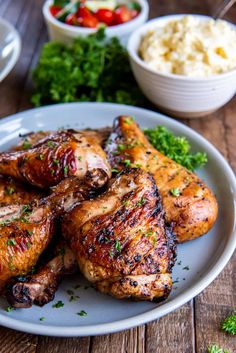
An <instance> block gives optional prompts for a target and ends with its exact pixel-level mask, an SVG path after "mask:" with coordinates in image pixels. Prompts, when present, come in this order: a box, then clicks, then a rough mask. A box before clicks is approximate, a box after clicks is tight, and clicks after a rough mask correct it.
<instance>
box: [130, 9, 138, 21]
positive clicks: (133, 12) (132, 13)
mask: <svg viewBox="0 0 236 353" xmlns="http://www.w3.org/2000/svg"><path fill="white" fill-rule="evenodd" d="M130 13H131V17H132V19H133V18H135V17H137V16H138V15H139V12H138V11H137V10H130Z"/></svg>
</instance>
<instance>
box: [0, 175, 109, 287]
mask: <svg viewBox="0 0 236 353" xmlns="http://www.w3.org/2000/svg"><path fill="white" fill-rule="evenodd" d="M108 178H109V177H108V175H107V173H106V171H104V170H102V169H94V171H93V173H92V172H89V173H87V175H86V178H84V179H83V180H80V179H79V178H77V177H71V178H67V179H65V180H63V181H62V182H61V183H60V184H59V185H57V186H56V187H55V188H54V189H53V193H52V195H50V196H48V197H46V198H43V199H41V200H39V201H35V202H33V203H32V204H29V205H24V206H22V205H10V206H6V207H2V208H0V291H1V289H2V288H3V287H4V285H5V284H6V282H7V281H8V280H9V279H10V278H11V277H13V276H18V275H24V274H27V273H29V272H30V270H31V268H32V266H35V264H36V263H37V261H38V259H39V256H40V255H41V253H42V252H43V251H44V250H45V248H46V247H47V246H48V244H49V242H50V241H51V239H52V237H53V235H54V232H55V220H56V218H57V217H59V216H61V214H62V213H64V212H65V211H68V210H69V209H70V208H71V207H72V205H74V204H75V203H76V202H80V201H82V200H84V199H88V198H90V197H92V195H93V194H94V192H95V191H96V190H97V189H98V188H100V187H102V186H103V185H104V184H105V183H106V182H107V181H108Z"/></svg>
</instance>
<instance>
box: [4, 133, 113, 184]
mask: <svg viewBox="0 0 236 353" xmlns="http://www.w3.org/2000/svg"><path fill="white" fill-rule="evenodd" d="M94 169H103V170H104V171H105V172H106V173H107V175H109V176H110V167H109V164H108V162H107V160H106V156H105V153H104V151H103V150H102V148H101V146H100V145H99V144H98V143H97V142H96V139H95V138H94V136H93V135H92V134H86V133H83V132H74V131H71V130H70V131H69V130H68V131H59V132H56V133H53V134H51V135H49V136H46V137H45V138H44V139H42V140H40V141H39V142H38V143H37V144H35V145H33V147H32V148H30V149H28V150H26V151H18V152H3V153H1V154H0V174H2V175H7V176H11V177H13V178H15V179H18V180H20V181H23V182H28V183H30V184H31V185H35V186H38V187H40V188H44V189H45V188H46V189H47V188H49V187H50V186H54V185H57V184H58V183H59V182H60V181H61V180H63V179H64V178H66V177H68V176H77V177H79V178H83V177H84V176H85V175H86V173H87V172H92V171H93V170H94Z"/></svg>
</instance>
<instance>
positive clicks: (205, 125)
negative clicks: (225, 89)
mask: <svg viewBox="0 0 236 353" xmlns="http://www.w3.org/2000/svg"><path fill="white" fill-rule="evenodd" d="M221 1H222V0H208V1H206V0H205V1H204V0H149V3H150V5H151V13H150V16H151V17H156V16H160V15H165V14H170V13H203V14H211V13H213V12H214V11H215V8H216V6H218V4H219V3H220V2H221ZM42 4H43V0H0V17H3V18H5V19H7V20H9V21H10V22H11V23H12V24H13V25H14V26H15V27H16V28H17V29H18V31H19V32H20V35H21V37H22V43H23V47H22V53H21V56H20V60H19V61H18V63H17V65H16V67H15V69H14V70H13V71H12V73H11V74H10V75H9V76H8V77H7V79H5V81H4V82H3V83H1V85H0V117H4V116H6V115H10V114H14V113H16V112H17V111H22V110H25V109H28V108H30V107H31V104H30V99H29V97H30V92H31V89H32V87H31V78H30V77H31V71H32V68H33V67H34V66H35V65H36V63H37V60H38V57H39V53H40V49H41V47H42V44H43V43H44V42H45V41H46V40H47V33H46V29H45V26H44V22H43V18H42V14H41V8H42ZM227 17H228V19H230V20H231V21H236V8H235V7H234V8H232V9H231V11H230V13H229V14H228V15H227ZM185 123H186V124H188V125H189V126H191V127H192V128H193V129H195V130H196V131H198V132H200V133H201V134H202V135H203V136H204V137H206V138H207V139H208V140H209V141H210V142H211V143H213V145H215V146H216V147H217V148H218V149H219V150H220V151H221V153H222V154H223V155H224V156H225V157H226V158H227V159H228V161H229V163H230V164H231V166H232V167H233V169H234V170H235V171H236V142H235V140H236V98H234V99H233V100H232V101H231V102H230V103H229V104H227V105H226V106H225V107H224V108H222V109H221V110H219V111H217V112H216V113H214V114H212V115H210V116H209V117H207V118H204V119H199V120H198V119H196V120H192V121H185ZM235 308H236V254H235V255H234V257H233V258H232V259H231V261H230V263H229V264H228V266H227V267H226V268H225V269H224V271H223V272H222V273H221V274H220V276H218V278H217V279H216V280H215V281H214V282H213V283H212V284H211V285H210V286H209V287H208V288H207V289H206V290H205V291H204V292H202V293H201V294H200V295H198V296H197V297H196V298H195V299H194V300H192V301H191V302H189V303H187V304H186V305H184V306H182V307H181V308H180V309H178V310H176V311H175V312H173V313H171V314H169V315H167V316H165V317H163V318H161V319H160V320H158V321H155V322H152V323H150V324H147V325H144V326H141V327H138V328H134V329H131V330H129V331H124V332H121V333H116V334H112V335H106V336H100V337H91V338H73V339H72V338H68V339H62V338H51V337H42V336H35V335H30V334H26V333H20V332H16V331H13V330H9V329H6V328H3V327H0V353H67V352H69V353H205V352H207V347H208V345H210V344H212V343H217V344H219V345H221V346H222V347H224V348H225V349H228V350H229V352H231V353H236V337H230V336H228V335H225V334H224V333H222V332H221V331H220V330H219V323H220V321H221V320H222V319H223V318H224V317H225V316H226V315H227V314H230V313H231V311H232V309H235Z"/></svg>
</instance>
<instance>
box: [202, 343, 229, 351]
mask: <svg viewBox="0 0 236 353" xmlns="http://www.w3.org/2000/svg"><path fill="white" fill-rule="evenodd" d="M207 353H229V352H228V351H225V350H224V349H222V348H220V347H219V346H218V345H216V344H213V345H211V346H210V347H208V349H207Z"/></svg>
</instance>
